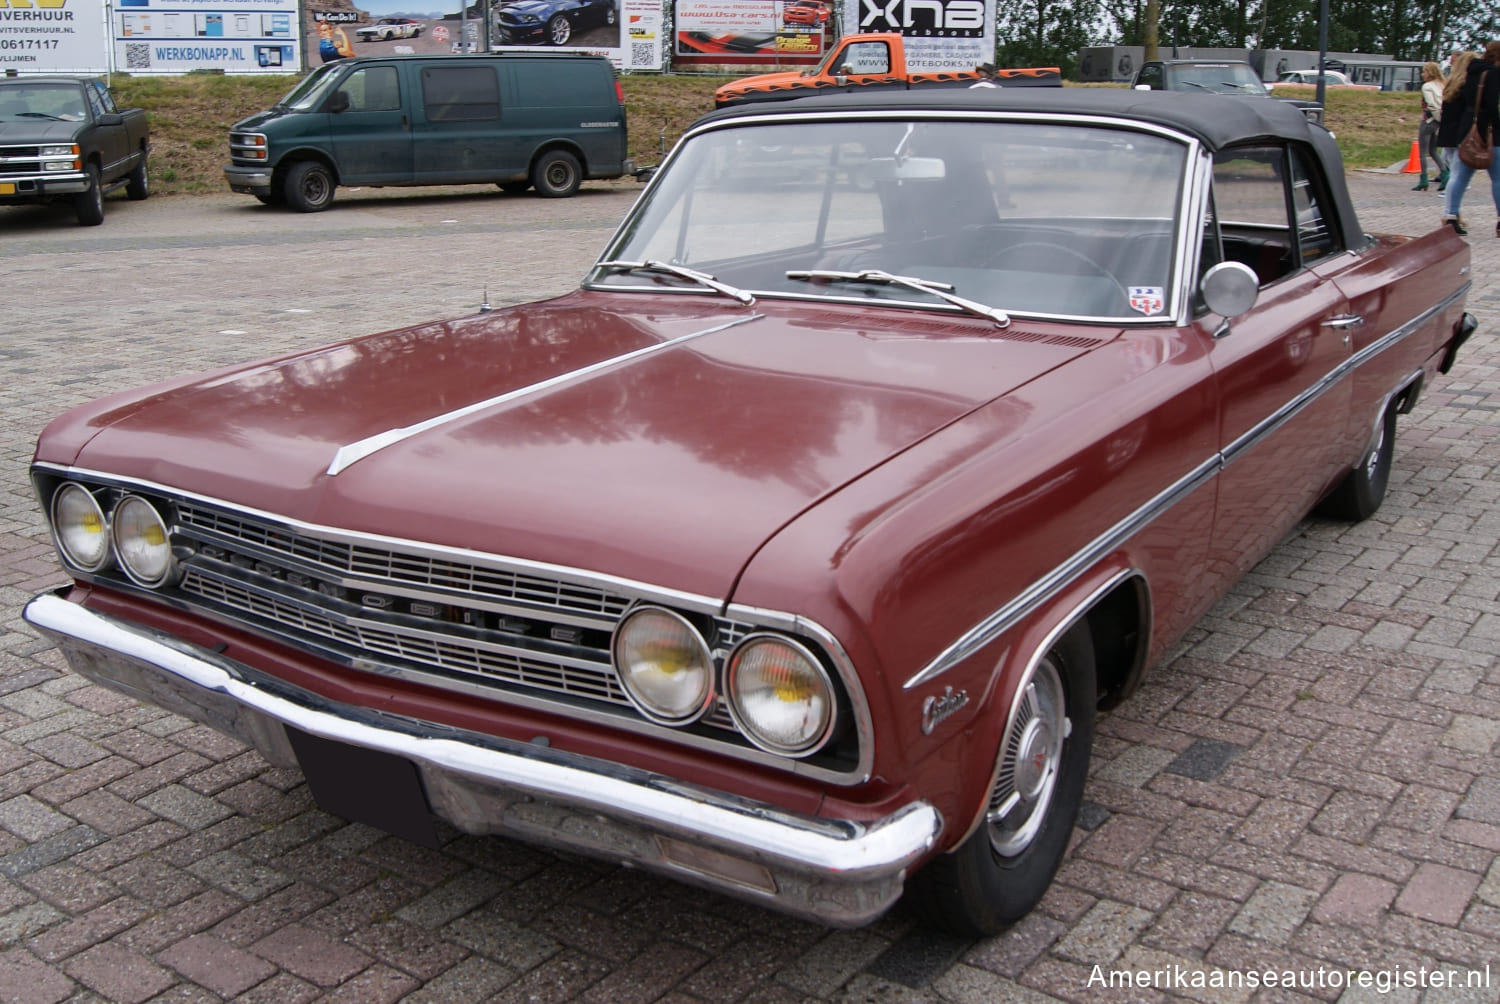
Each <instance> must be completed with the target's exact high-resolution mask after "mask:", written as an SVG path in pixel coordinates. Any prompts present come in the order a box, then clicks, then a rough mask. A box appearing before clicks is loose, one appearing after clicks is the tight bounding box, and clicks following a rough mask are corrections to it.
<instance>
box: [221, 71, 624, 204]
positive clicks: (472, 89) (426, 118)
mask: <svg viewBox="0 0 1500 1004" xmlns="http://www.w3.org/2000/svg"><path fill="white" fill-rule="evenodd" d="M229 156H230V163H229V164H228V165H227V166H226V167H225V168H224V176H225V178H226V179H228V181H229V187H230V188H231V189H233V190H234V191H236V192H244V193H246V194H248V195H253V196H255V197H256V198H257V199H259V200H260V201H261V202H264V203H266V204H267V205H287V206H290V207H291V208H293V209H295V210H297V211H298V212H303V213H315V212H319V211H320V210H323V209H327V208H328V206H329V204H330V203H331V202H332V201H333V193H334V189H336V188H337V187H338V186H339V185H362V186H368V187H381V186H386V185H391V186H395V185H478V184H495V185H499V186H500V187H501V188H502V189H504V190H505V191H507V192H524V191H525V190H526V189H528V188H534V189H535V190H536V192H537V194H538V195H541V196H544V197H546V198H563V197H566V196H569V195H572V194H573V193H574V192H576V191H578V186H579V184H580V183H581V182H582V181H583V180H584V179H585V178H618V177H620V176H621V175H625V174H630V173H632V172H633V170H634V165H633V164H632V163H631V162H630V161H629V160H628V159H627V158H626V156H625V95H624V92H623V91H622V90H621V88H620V84H619V81H618V80H616V79H615V73H614V68H613V67H611V66H610V64H609V61H608V60H606V59H604V58H603V57H600V56H589V55H584V54H581V53H503V54H493V55H472V56H376V57H363V58H358V59H346V60H340V61H338V62H334V63H325V64H324V65H322V66H320V67H318V68H317V69H316V70H314V71H313V72H312V73H310V74H308V76H306V77H305V78H303V80H302V81H300V82H299V83H298V84H297V86H296V87H294V88H292V90H291V92H290V93H289V94H287V96H286V97H284V98H282V99H281V100H280V101H279V102H277V104H276V105H275V107H273V108H270V109H268V110H267V111H263V112H261V113H259V114H257V115H252V116H251V117H250V118H247V119H244V120H243V121H240V122H236V123H235V124H234V125H233V126H232V127H231V128H230V131H229Z"/></svg>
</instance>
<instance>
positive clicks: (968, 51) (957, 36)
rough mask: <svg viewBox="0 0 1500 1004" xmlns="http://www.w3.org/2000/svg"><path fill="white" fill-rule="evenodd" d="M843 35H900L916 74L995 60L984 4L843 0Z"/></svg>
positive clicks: (991, 21)
mask: <svg viewBox="0 0 1500 1004" xmlns="http://www.w3.org/2000/svg"><path fill="white" fill-rule="evenodd" d="M844 31H845V33H852V32H866V31H894V32H897V33H899V34H900V35H901V36H902V37H903V38H904V40H905V43H904V47H905V49H906V66H907V68H908V69H910V70H912V71H915V72H928V71H932V70H951V69H959V68H962V69H973V68H974V67H976V66H982V65H984V64H985V63H993V62H994V61H995V9H994V6H993V4H991V3H988V2H986V0H845V4H844Z"/></svg>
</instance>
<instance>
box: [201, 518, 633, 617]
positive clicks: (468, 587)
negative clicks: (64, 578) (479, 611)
mask: <svg viewBox="0 0 1500 1004" xmlns="http://www.w3.org/2000/svg"><path fill="white" fill-rule="evenodd" d="M177 516H178V523H179V524H180V525H181V526H183V527H191V528H194V529H198V530H204V531H207V532H209V533H212V534H214V535H215V536H217V537H219V538H221V539H224V540H227V541H233V542H238V543H242V544H250V545H252V546H254V547H255V548H256V549H257V550H259V551H263V552H265V551H269V552H272V553H275V554H279V555H282V556H283V557H286V558H290V559H293V560H295V561H297V562H299V563H301V564H305V565H311V566H314V567H317V568H322V569H326V570H328V571H330V572H334V573H336V574H338V575H356V576H367V577H373V578H376V579H382V580H385V581H388V582H395V583H401V584H403V585H411V586H418V587H425V588H429V589H441V590H445V591H452V592H456V593H462V594H466V595H470V596H474V597H481V598H489V599H494V600H499V601H504V602H508V603H517V604H521V605H524V606H526V607H532V608H542V609H555V610H562V611H567V612H569V613H576V614H584V615H588V616H593V617H606V618H609V619H610V620H615V619H618V618H619V617H620V616H621V615H622V614H623V613H624V612H625V609H626V608H627V607H629V606H630V599H629V598H628V597H625V596H618V595H612V594H610V593H607V592H605V591H604V590H602V589H596V588H592V587H589V586H579V585H574V584H570V583H566V582H561V581H558V580H555V579H545V578H542V577H540V576H532V575H525V574H521V573H516V572H508V571H504V570H502V569H495V568H484V567H480V566H478V565H475V564H471V563H467V562H459V561H450V560H446V559H439V558H430V557H426V556H424V555H417V554H406V553H400V552H397V551H394V550H387V549H385V548H377V547H371V546H368V545H354V544H347V543H342V542H339V541H331V540H325V539H323V538H320V537H312V536H309V535H307V534H302V533H295V532H292V531H289V530H286V529H283V528H281V527H275V526H271V525H269V524H263V523H260V522H258V521H255V520H250V519H247V518H245V517H242V516H237V515H234V514H231V513H226V512H222V511H220V510H216V509H210V508H207V507H205V506H200V505H191V504H181V505H179V506H178V507H177Z"/></svg>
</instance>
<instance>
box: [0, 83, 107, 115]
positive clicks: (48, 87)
mask: <svg viewBox="0 0 1500 1004" xmlns="http://www.w3.org/2000/svg"><path fill="white" fill-rule="evenodd" d="M87 117H88V111H87V109H85V108H84V104H83V91H82V89H80V88H79V86H78V85H77V84H20V85H18V84H7V85H6V86H5V87H4V88H3V89H0V121H5V122H19V121H23V120H26V119H56V120H59V121H62V122H82V121H83V120H84V119H85V118H87Z"/></svg>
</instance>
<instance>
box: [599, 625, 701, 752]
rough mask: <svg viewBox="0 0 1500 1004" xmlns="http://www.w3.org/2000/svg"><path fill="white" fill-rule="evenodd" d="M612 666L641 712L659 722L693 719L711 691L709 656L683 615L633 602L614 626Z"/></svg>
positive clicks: (670, 723)
mask: <svg viewBox="0 0 1500 1004" xmlns="http://www.w3.org/2000/svg"><path fill="white" fill-rule="evenodd" d="M613 651H614V662H615V671H616V673H618V674H619V677H620V683H621V684H622V685H623V686H624V688H625V692H626V693H627V694H628V695H629V696H630V699H631V701H633V702H634V703H635V706H636V707H637V708H638V709H640V712H641V714H643V715H645V716H646V717H647V718H649V719H651V720H652V721H654V722H659V723H661V724H663V725H686V724H688V723H690V722H693V721H696V720H697V719H698V718H700V717H701V716H702V715H703V713H704V712H705V711H707V710H708V707H709V704H710V703H711V701H712V700H713V696H714V686H713V682H714V664H713V655H712V654H711V653H710V652H709V649H708V643H707V642H706V641H704V639H703V635H702V634H701V633H699V631H698V629H697V628H695V627H694V626H693V625H692V623H691V622H689V621H688V620H687V618H685V617H683V616H681V615H680V614H676V613H673V612H672V611H670V610H665V609H663V608H661V607H650V606H646V607H639V608H637V609H636V610H635V611H634V612H632V613H631V614H630V615H629V616H627V617H626V618H625V619H624V620H623V621H621V622H620V626H619V627H618V628H616V629H615V637H614V644H613Z"/></svg>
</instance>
